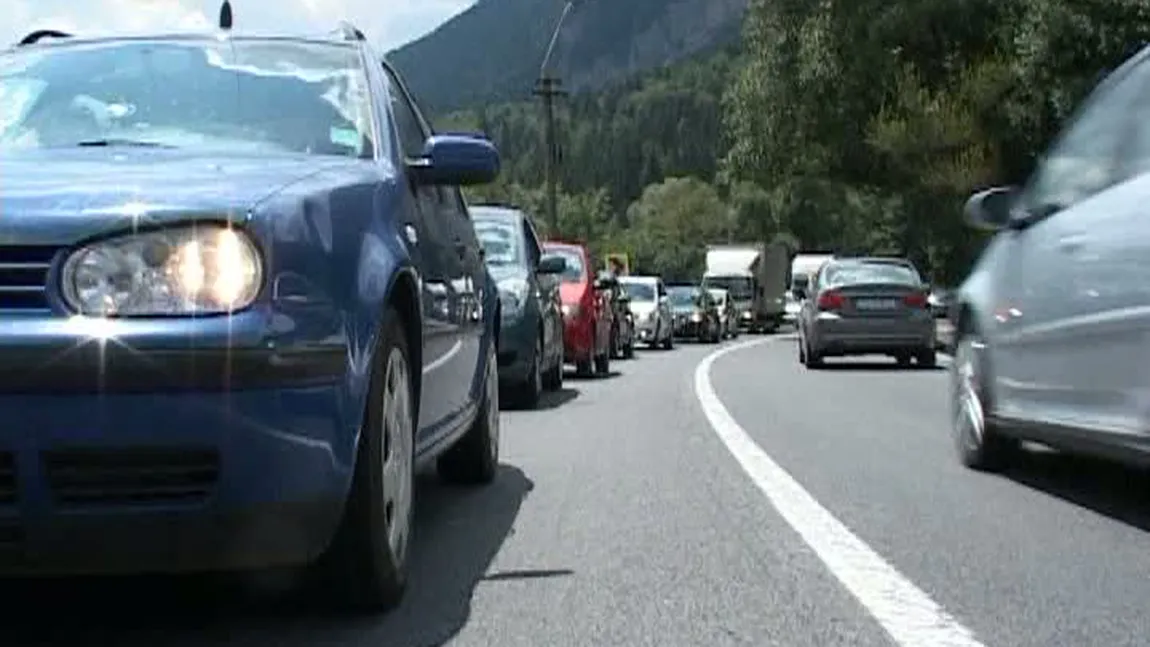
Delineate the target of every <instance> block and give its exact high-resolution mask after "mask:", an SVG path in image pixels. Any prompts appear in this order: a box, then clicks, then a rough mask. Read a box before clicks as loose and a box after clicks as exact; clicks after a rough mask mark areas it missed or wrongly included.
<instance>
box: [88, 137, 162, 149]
mask: <svg viewBox="0 0 1150 647" xmlns="http://www.w3.org/2000/svg"><path fill="white" fill-rule="evenodd" d="M75 145H76V146H79V147H81V148H111V147H120V146H124V147H134V148H175V146H172V145H171V144H161V143H158V142H147V141H140V140H138V139H85V140H83V141H79V142H76V144H75Z"/></svg>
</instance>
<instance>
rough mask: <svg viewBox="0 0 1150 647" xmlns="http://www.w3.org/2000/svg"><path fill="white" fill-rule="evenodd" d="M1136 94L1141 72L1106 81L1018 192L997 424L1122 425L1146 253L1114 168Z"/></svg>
mask: <svg viewBox="0 0 1150 647" xmlns="http://www.w3.org/2000/svg"><path fill="white" fill-rule="evenodd" d="M1146 89H1147V82H1146V65H1145V64H1143V65H1141V66H1137V67H1133V68H1125V69H1124V70H1122V71H1120V72H1118V73H1117V75H1116V76H1114V77H1111V79H1108V80H1107V81H1106V82H1105V83H1104V84H1103V85H1102V86H1101V87H1100V88H1099V90H1098V91H1097V92H1096V93H1095V94H1094V95H1093V96H1092V97H1091V98H1090V99H1088V100H1087V102H1086V104H1085V106H1084V107H1083V109H1082V110H1081V111H1080V112H1079V114H1078V116H1077V117H1076V118H1075V119H1074V120H1073V122H1072V123H1071V125H1070V126H1069V127H1068V128H1067V129H1066V130H1065V131H1064V133H1063V134H1062V135H1061V136H1060V137H1059V139H1058V141H1057V142H1056V143H1055V144H1054V146H1053V147H1052V148H1051V150H1050V151H1049V153H1048V154H1047V155H1046V157H1045V158H1044V159H1043V161H1042V162H1041V164H1040V165H1039V167H1038V169H1037V170H1036V172H1035V174H1034V175H1033V176H1032V178H1031V180H1030V182H1028V185H1027V188H1026V189H1025V191H1024V192H1023V193H1022V195H1021V196H1020V199H1019V201H1018V205H1017V208H1016V209H1015V216H1014V217H1015V219H1016V222H1015V226H1014V227H1013V228H1012V230H1011V231H1009V232H1007V233H1006V234H1004V235H1005V236H1006V237H1007V239H1008V240H1007V244H1008V246H1009V247H1008V249H1006V250H1004V251H1005V252H1006V255H1005V259H1006V260H1005V262H1004V263H1003V264H1002V265H1001V268H1002V271H1004V274H1003V275H1002V276H1000V277H999V279H1000V281H1001V283H1000V285H1003V286H1004V288H1005V289H1004V291H1003V293H1002V295H1001V296H1002V297H1003V298H1002V299H1001V300H1000V302H999V303H998V304H997V307H998V310H997V312H996V313H995V314H996V317H995V321H996V322H998V323H997V330H996V331H995V332H996V339H995V341H996V342H997V343H996V346H997V349H996V353H995V357H994V362H995V363H994V366H995V374H996V380H997V383H996V386H997V391H998V396H999V397H998V402H997V408H998V413H999V414H1000V415H1002V416H1005V417H1008V418H1016V419H1020V420H1025V421H1031V422H1038V423H1046V424H1053V425H1056V426H1059V427H1071V428H1098V429H1102V428H1107V429H1117V428H1119V427H1123V426H1126V425H1128V424H1129V423H1130V420H1129V419H1127V420H1126V421H1123V420H1122V418H1123V414H1122V413H1121V411H1122V410H1123V409H1128V405H1127V404H1125V400H1126V399H1127V398H1128V394H1127V392H1126V391H1127V389H1128V388H1129V387H1130V386H1131V384H1133V383H1135V382H1137V381H1139V380H1140V374H1141V373H1142V371H1143V368H1142V367H1143V366H1145V362H1142V361H1134V360H1135V359H1137V358H1141V357H1143V356H1144V354H1145V352H1146V351H1145V348H1146V341H1147V339H1146V336H1145V333H1144V332H1143V331H1142V328H1141V326H1143V325H1144V324H1145V322H1144V321H1134V319H1132V318H1131V316H1130V310H1129V308H1130V307H1138V306H1139V305H1140V304H1139V303H1138V302H1139V301H1144V299H1145V296H1144V295H1143V294H1142V292H1144V290H1145V289H1144V288H1142V287H1141V283H1144V282H1145V281H1146V280H1147V275H1146V273H1145V271H1144V269H1145V268H1146V267H1147V265H1146V263H1147V257H1146V253H1147V251H1150V250H1147V249H1146V247H1145V246H1144V241H1143V238H1144V237H1143V236H1142V235H1140V234H1139V229H1144V227H1139V224H1140V223H1138V218H1139V216H1140V215H1141V212H1142V211H1144V207H1143V205H1145V204H1146V200H1145V196H1141V198H1140V197H1139V196H1138V195H1137V191H1138V190H1137V187H1136V186H1134V185H1133V184H1131V183H1129V182H1122V175H1121V171H1120V165H1121V159H1122V158H1121V155H1122V151H1123V147H1124V144H1125V143H1126V140H1127V138H1128V137H1129V136H1130V134H1131V129H1132V126H1133V122H1134V121H1135V119H1134V107H1135V105H1136V104H1137V102H1138V101H1139V100H1140V99H1141V97H1143V96H1145V92H1146ZM1140 118H1141V119H1143V120H1144V119H1145V117H1144V116H1142V117H1140ZM1135 284H1138V285H1137V286H1135ZM1141 305H1150V303H1143V304H1141Z"/></svg>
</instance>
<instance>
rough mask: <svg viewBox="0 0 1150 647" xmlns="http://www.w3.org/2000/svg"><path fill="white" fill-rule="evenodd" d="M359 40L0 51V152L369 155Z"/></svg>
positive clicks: (139, 43)
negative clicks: (118, 148) (140, 149)
mask: <svg viewBox="0 0 1150 647" xmlns="http://www.w3.org/2000/svg"><path fill="white" fill-rule="evenodd" d="M373 132H374V130H373V127H372V119H371V96H370V90H369V88H368V85H367V77H366V76H365V74H364V71H363V66H362V64H361V59H360V54H359V50H358V49H356V48H354V47H351V46H347V45H343V44H339V43H311V42H304V41H294V40H272V39H234V40H215V39H170V40H155V41H148V40H111V41H100V42H93V43H86V44H70V45H61V46H53V47H32V48H28V49H25V50H19V49H18V50H15V51H11V52H7V53H4V54H0V151H2V152H10V151H14V150H21V149H30V148H31V149H37V148H57V147H71V146H79V145H96V146H99V145H115V144H129V145H145V146H149V145H154V146H162V147H178V148H193V149H198V148H211V149H216V150H220V151H226V152H232V151H277V152H288V153H303V154H313V155H338V156H347V157H371V156H372V155H373V154H374V147H375V137H374V135H373Z"/></svg>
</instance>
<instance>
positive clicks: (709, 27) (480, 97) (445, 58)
mask: <svg viewBox="0 0 1150 647" xmlns="http://www.w3.org/2000/svg"><path fill="white" fill-rule="evenodd" d="M564 3H565V0H478V2H476V3H475V5H474V6H472V7H471V8H469V9H467V10H466V11H464V12H463V13H461V14H459V15H458V16H456V17H454V18H452V19H451V20H449V21H447V22H446V23H444V24H443V25H442V26H441V27H440V28H439V29H436V30H435V31H433V32H432V33H430V34H428V35H427V36H424V37H423V38H421V39H419V40H416V41H415V42H412V43H410V44H408V45H405V46H403V47H401V48H399V49H398V50H396V51H394V52H391V53H390V54H389V55H388V57H389V58H390V60H391V62H392V63H394V64H395V65H396V67H398V68H399V69H400V71H401V72H402V73H403V74H404V76H405V77H406V79H407V81H408V84H409V85H410V86H411V89H412V92H413V93H414V94H415V95H416V97H418V98H419V99H420V101H421V102H423V103H424V104H425V105H427V106H430V107H431V108H432V109H433V110H435V111H437V112H446V111H450V110H456V109H459V108H465V107H470V106H475V105H479V104H484V103H492V102H501V101H514V100H518V99H526V98H530V97H531V90H532V87H533V86H534V84H535V80H536V78H537V77H538V76H539V66H540V64H541V62H542V59H543V53H544V51H546V49H547V42H548V40H549V39H550V37H551V32H552V29H553V28H554V26H555V22H556V20H557V19H558V18H559V15H560V13H561V12H562V8H563V5H564ZM747 3H748V0H626V1H621V0H580V1H579V2H578V3H577V7H576V8H575V10H574V11H572V12H571V14H570V15H569V17H568V19H567V21H566V23H565V24H564V27H563V29H562V31H561V32H560V35H559V41H558V43H557V46H556V48H555V54H554V56H553V58H552V67H551V69H552V70H553V71H554V72H555V73H558V74H559V75H560V76H561V77H562V78H563V80H564V83H565V84H566V85H567V87H569V88H571V89H573V90H579V89H596V88H600V87H603V86H605V85H608V84H610V83H612V82H613V81H616V80H621V79H625V78H628V77H630V76H633V75H634V74H636V73H638V72H641V71H644V70H649V69H654V68H659V67H663V66H665V65H667V64H669V63H673V62H676V61H679V60H681V59H684V58H687V57H690V56H692V55H694V54H697V53H701V52H709V51H712V50H714V49H716V48H718V47H722V46H725V45H727V44H729V43H731V42H733V41H735V40H737V39H738V35H739V27H740V24H741V22H742V19H743V15H744V13H745V11H746V7H747Z"/></svg>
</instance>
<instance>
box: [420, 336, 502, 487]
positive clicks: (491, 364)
mask: <svg viewBox="0 0 1150 647" xmlns="http://www.w3.org/2000/svg"><path fill="white" fill-rule="evenodd" d="M485 362H486V366H485V368H484V376H483V400H482V401H481V402H480V404H479V413H478V415H476V417H475V420H474V421H473V422H472V423H471V427H470V428H469V429H468V430H467V433H465V434H464V435H463V437H462V438H460V439H459V440H458V441H457V442H456V443H455V445H454V446H453V447H452V448H451V449H449V450H447V451H446V452H445V453H444V454H443V455H442V456H440V457H439V460H438V461H436V468H437V471H438V472H439V477H440V478H441V479H443V480H444V481H446V482H448V483H455V484H460V485H482V484H486V483H490V482H492V481H494V480H495V473H496V472H497V471H498V468H499V373H498V369H497V368H496V363H495V344H490V345H488V347H487V357H486V359H485Z"/></svg>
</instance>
